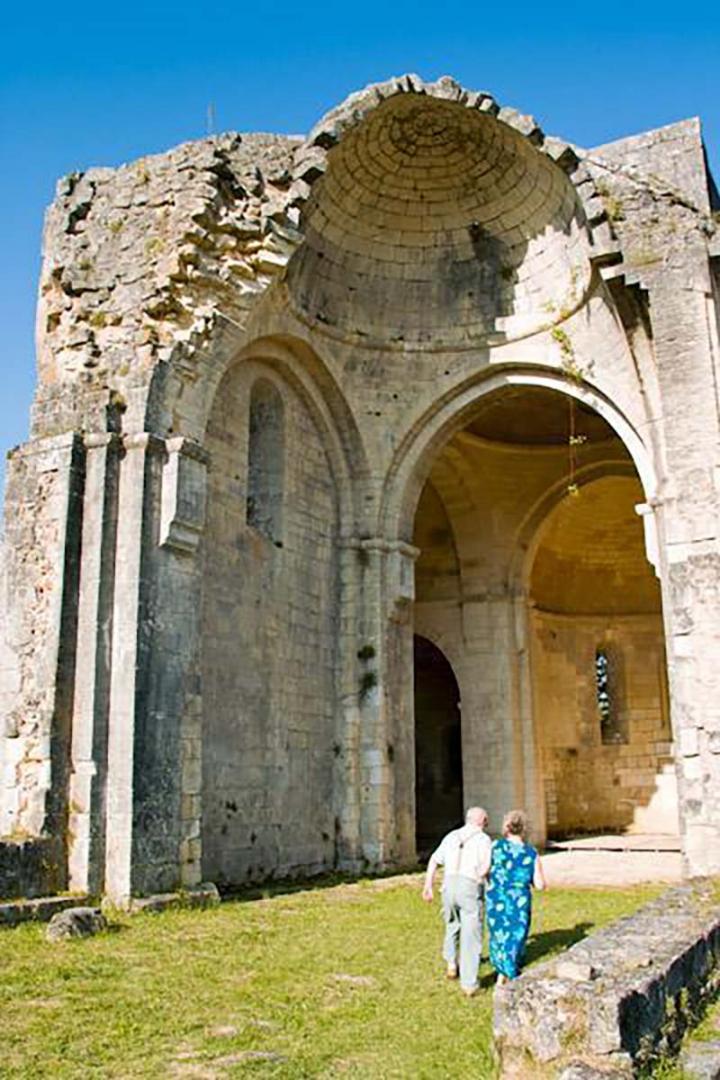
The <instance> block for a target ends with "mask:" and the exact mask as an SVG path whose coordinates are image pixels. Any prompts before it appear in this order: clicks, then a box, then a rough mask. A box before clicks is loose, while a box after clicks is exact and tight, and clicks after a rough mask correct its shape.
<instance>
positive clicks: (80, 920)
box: [45, 907, 108, 942]
mask: <svg viewBox="0 0 720 1080" xmlns="http://www.w3.org/2000/svg"><path fill="white" fill-rule="evenodd" d="M107 926H108V923H107V919H106V918H105V916H104V915H103V914H102V912H101V911H100V908H92V907H71V908H67V910H66V911H59V912H58V913H57V914H56V915H53V917H52V918H51V920H50V922H49V924H48V927H47V930H46V931H45V937H46V939H47V940H48V941H51V942H57V941H66V940H68V939H69V938H83V937H92V935H93V934H99V933H100V932H101V931H102V930H107Z"/></svg>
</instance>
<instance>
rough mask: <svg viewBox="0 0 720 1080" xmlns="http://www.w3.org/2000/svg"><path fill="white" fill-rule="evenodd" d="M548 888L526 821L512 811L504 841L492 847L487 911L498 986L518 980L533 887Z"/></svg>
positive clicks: (517, 812) (492, 961)
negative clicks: (529, 837)
mask: <svg viewBox="0 0 720 1080" xmlns="http://www.w3.org/2000/svg"><path fill="white" fill-rule="evenodd" d="M533 886H534V887H535V888H536V889H544V888H545V876H544V874H543V869H542V864H541V862H540V856H539V855H538V853H537V851H536V850H535V848H534V847H532V846H531V845H530V844H528V842H527V818H526V816H525V814H524V813H523V812H522V810H511V811H510V813H509V814H506V815H505V818H504V820H503V829H502V838H501V839H500V840H496V841H495V843H494V844H493V846H492V854H491V858H490V875H489V880H488V885H487V888H486V890H485V910H486V915H487V925H488V937H489V939H490V963H491V964H492V965H493V967H494V968H495V970H496V971H497V973H498V980H497V981H498V985H499V986H501V985H502V984H503V983H505V982H507V980H508V979H514V978H516V977H517V975H518V973H519V969H520V964H521V963H522V959H523V954H524V952H525V945H526V942H527V937H528V933H529V931H530V918H531V914H532V887H533Z"/></svg>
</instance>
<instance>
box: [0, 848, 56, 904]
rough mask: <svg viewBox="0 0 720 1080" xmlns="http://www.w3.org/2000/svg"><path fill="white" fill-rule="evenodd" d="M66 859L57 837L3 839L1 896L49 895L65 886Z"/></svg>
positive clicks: (4, 897)
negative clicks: (17, 841) (17, 839)
mask: <svg viewBox="0 0 720 1080" xmlns="http://www.w3.org/2000/svg"><path fill="white" fill-rule="evenodd" d="M63 866H64V859H63V857H62V853H61V849H60V842H59V840H57V839H55V838H50V837H47V838H43V839H41V840H27V841H25V843H13V842H11V841H0V900H10V899H12V898H14V897H33V896H50V895H52V894H53V893H56V892H59V891H60V890H61V889H63V888H65V884H66V883H65V877H64V872H63Z"/></svg>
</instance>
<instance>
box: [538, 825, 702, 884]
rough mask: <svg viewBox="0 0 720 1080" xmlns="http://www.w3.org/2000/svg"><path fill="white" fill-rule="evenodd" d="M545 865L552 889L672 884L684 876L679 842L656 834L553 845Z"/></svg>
mask: <svg viewBox="0 0 720 1080" xmlns="http://www.w3.org/2000/svg"><path fill="white" fill-rule="evenodd" d="M543 865H544V867H545V874H546V877H547V879H548V885H549V886H550V887H562V886H566V885H568V886H574V885H603V886H607V885H610V886H612V885H617V886H619V887H620V886H626V885H640V884H642V883H643V882H668V883H670V882H676V881H681V880H682V876H683V875H682V854H681V851H680V838H679V837H677V836H669V835H665V834H653V833H624V834H619V835H614V834H605V835H601V836H582V837H577V838H574V839H569V840H555V841H551V842H550V843H549V844H548V847H547V849H546V851H545V854H544V857H543Z"/></svg>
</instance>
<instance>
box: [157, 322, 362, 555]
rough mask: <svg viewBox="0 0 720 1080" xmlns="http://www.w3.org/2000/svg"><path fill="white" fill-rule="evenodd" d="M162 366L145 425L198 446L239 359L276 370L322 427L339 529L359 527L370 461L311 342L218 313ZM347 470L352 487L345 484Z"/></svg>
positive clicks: (347, 409) (350, 530)
mask: <svg viewBox="0 0 720 1080" xmlns="http://www.w3.org/2000/svg"><path fill="white" fill-rule="evenodd" d="M178 353H179V355H178V358H177V359H173V358H171V360H170V361H169V362H168V363H167V364H164V365H161V366H160V367H159V368H158V369H157V370H156V372H155V374H154V376H153V380H152V385H151V390H150V394H149V399H148V406H147V412H146V418H145V423H146V428H147V430H148V431H157V432H158V433H160V434H163V435H180V434H181V435H183V436H185V437H186V438H189V439H193V440H194V441H196V442H198V443H200V444H203V443H204V440H205V433H206V431H207V427H208V424H209V422H210V416H211V412H212V410H213V409H214V408H215V405H216V403H217V400H218V393H219V391H220V387H221V384H222V383H223V380H224V379H225V377H226V375H227V373H228V372H229V371H230V370H231V369H232V368H233V367H234V366H235V365H236V364H238V363H242V362H245V361H247V360H257V361H262V362H263V363H265V364H266V365H267V366H268V367H269V368H271V369H272V370H273V371H275V372H276V373H277V374H278V376H281V377H282V379H283V380H284V382H285V383H286V384H287V385H288V386H290V387H291V388H292V389H293V391H294V392H295V393H296V394H297V395H299V396H300V397H301V398H302V399H303V400H304V402H305V404H306V407H307V409H308V410H309V412H310V413H311V415H312V417H313V420H314V422H315V424H316V425H317V426H318V428H319V429H320V430H322V431H323V437H324V439H325V444H326V451H327V454H328V457H329V459H330V461H331V463H332V468H333V471H334V474H335V476H336V478H337V481H338V483H337V487H338V492H339V497H340V505H341V517H342V521H343V530H344V531H346V532H348V533H349V534H352V533H353V532H354V531H357V528H358V524H357V517H358V511H357V510H356V507H355V506H354V501H353V500H354V493H355V490H356V488H359V487H360V486H361V485H362V484H363V483H364V482H365V480H366V479H367V477H368V464H367V458H366V453H365V448H364V445H363V441H362V438H361V436H360V433H359V431H358V427H357V423H356V421H355V417H354V416H353V414H352V411H351V409H350V406H349V405H348V402H347V400H346V397H345V394H344V393H343V391H342V389H341V388H340V386H339V385H338V383H337V381H336V379H335V378H334V376H333V374H332V372H331V370H330V368H329V367H328V365H327V364H326V363H325V361H324V359H323V358H322V356H320V355H319V354H318V352H317V351H316V349H315V348H313V347H311V346H310V345H308V343H307V342H306V341H303V340H302V339H301V338H299V337H296V336H294V335H291V334H281V333H277V334H267V335H262V336H252V335H251V334H250V333H249V332H248V331H246V330H244V329H243V328H242V327H239V326H238V325H237V324H236V323H234V322H232V321H231V320H229V319H227V318H225V317H224V316H223V315H222V314H218V315H216V317H215V325H214V328H213V331H212V333H211V334H210V335H209V337H208V338H207V340H204V341H203V342H202V343H201V344H200V345H198V346H197V347H196V348H195V349H194V351H193V352H192V354H191V357H190V358H188V357H187V356H185V354H184V352H183V351H181V350H178ZM351 474H352V475H353V477H354V478H355V480H356V487H355V488H354V487H353V485H351V484H350V483H349V480H348V478H349V476H350V475H351Z"/></svg>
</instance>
